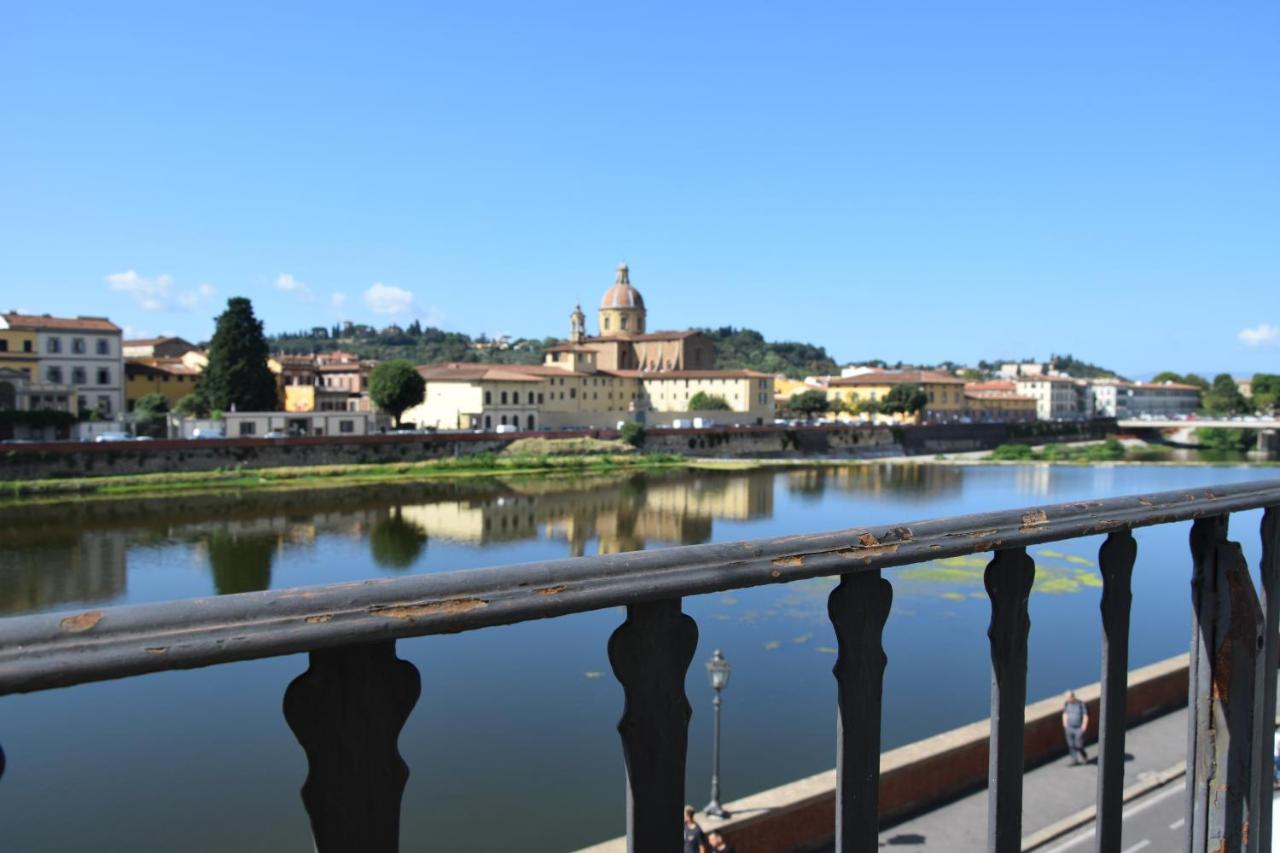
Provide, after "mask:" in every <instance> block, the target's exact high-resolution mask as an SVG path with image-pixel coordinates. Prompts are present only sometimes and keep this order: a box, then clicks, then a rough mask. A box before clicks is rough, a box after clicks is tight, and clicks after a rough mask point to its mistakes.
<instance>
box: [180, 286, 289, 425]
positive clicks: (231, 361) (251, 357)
mask: <svg viewBox="0 0 1280 853" xmlns="http://www.w3.org/2000/svg"><path fill="white" fill-rule="evenodd" d="M196 394H198V395H199V396H200V398H201V401H202V402H203V404H204V406H205V407H206V408H209V409H219V410H221V411H231V410H232V409H235V410H236V411H239V412H273V411H275V410H276V409H278V408H279V407H280V395H279V393H278V391H277V389H276V378H275V376H274V375H272V373H271V369H270V368H269V367H267V340H266V338H265V337H264V336H263V334H262V321H261V320H259V319H258V318H257V317H255V316H254V315H253V303H251V302H250V301H249V300H248V299H245V298H244V297H243V296H236V297H233V298H231V299H228V300H227V309H226V310H225V311H223V312H222V314H220V315H219V316H218V319H217V326H216V328H215V329H214V332H213V340H212V341H210V343H209V364H208V366H206V367H205V369H204V372H203V373H201V374H200V380H199V383H198V384H197V385H196Z"/></svg>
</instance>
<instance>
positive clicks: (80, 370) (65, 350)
mask: <svg viewBox="0 0 1280 853" xmlns="http://www.w3.org/2000/svg"><path fill="white" fill-rule="evenodd" d="M0 332H5V333H8V334H6V335H5V336H4V337H3V338H0V340H4V341H5V342H6V350H7V349H8V348H9V342H10V341H13V342H14V343H15V344H19V343H20V344H21V347H22V351H21V353H17V352H14V353H9V352H6V353H5V355H6V356H8V358H7V359H5V360H4V362H5V364H6V365H8V364H10V362H12V366H13V367H14V368H16V369H20V370H22V371H23V372H25V373H26V374H27V376H28V377H30V381H31V385H32V387H35V386H37V385H42V386H47V387H50V388H60V389H62V391H60V392H59V393H60V394H64V395H66V397H67V403H68V405H69V408H70V409H71V411H73V412H77V413H78V412H90V411H97V412H98V413H99V414H101V415H104V416H106V417H108V418H110V417H114V416H115V415H118V414H119V413H121V412H123V411H124V405H125V403H124V400H125V396H124V389H125V375H124V354H123V352H122V350H121V335H120V327H119V326H117V325H116V324H115V323H112V322H111V321H110V320H108V319H106V318H105V317H83V316H81V317H51V316H49V315H48V314H40V315H35V314H18V313H16V312H9V313H7V314H0ZM33 335H34V339H33V338H32V336H33ZM32 342H34V346H29V344H31V343H32ZM15 348H16V347H15ZM32 350H34V352H33V351H32ZM32 355H34V356H35V358H34V360H32V359H31V358H30V356H32ZM15 356H21V357H22V358H23V359H25V360H24V361H23V362H22V363H21V364H19V363H17V362H16V361H14V357H15ZM46 407H49V406H46V405H44V404H42V405H40V406H35V405H32V408H46ZM58 408H62V407H61V406H58Z"/></svg>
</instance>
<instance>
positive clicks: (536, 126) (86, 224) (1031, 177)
mask: <svg viewBox="0 0 1280 853" xmlns="http://www.w3.org/2000/svg"><path fill="white" fill-rule="evenodd" d="M268 6H269V7H270V8H268ZM643 6H644V8H640V7H639V6H638V5H636V4H632V5H629V6H626V7H625V8H624V7H623V6H622V5H621V4H608V3H585V2H584V3H580V4H561V3H537V4H532V3H521V4H501V3H484V2H477V3H449V4H444V3H438V4H428V3H411V4H410V3H406V4H403V5H399V4H392V3H379V4H354V3H346V4H325V3H318V2H312V3H305V4H303V3H297V4H286V3H279V4H264V3H235V2H219V3H205V4H193V3H171V2H170V3H156V4H142V3H129V2H118V3H84V4H68V3H59V2H48V0H44V1H43V2H23V0H9V2H6V3H5V4H3V6H0V116H3V118H2V119H0V129H2V132H0V234H3V237H2V238H0V241H2V242H0V246H2V247H3V249H2V250H0V308H3V309H4V310H8V309H11V308H22V309H27V310H31V311H39V312H46V311H47V312H50V313H54V314H75V313H89V314H105V315H109V316H110V317H112V318H113V319H115V320H116V321H117V322H119V323H120V324H121V325H125V326H127V327H128V328H129V330H130V331H131V332H133V333H136V334H141V333H162V332H174V333H178V334H182V335H185V336H187V337H191V338H201V337H207V335H208V334H209V332H210V330H211V318H212V316H213V315H214V314H215V313H216V312H217V310H218V309H219V306H220V305H221V304H222V303H223V301H224V300H225V298H226V297H228V296H231V295H248V296H250V297H252V298H253V300H254V303H255V305H256V306H257V308H258V311H259V313H260V315H261V316H262V317H263V319H264V320H265V322H266V325H267V328H268V330H269V331H278V330H283V329H292V328H301V327H308V326H311V325H316V324H326V323H331V322H333V321H334V320H336V319H352V320H355V321H357V322H369V323H374V324H376V325H384V324H386V323H388V322H391V321H393V320H395V321H400V322H404V321H407V320H408V319H411V318H412V317H418V318H420V319H422V320H423V321H424V322H428V323H435V324H440V325H443V326H444V327H446V328H450V329H456V330H459V331H465V332H469V333H472V334H476V333H479V332H488V333H497V332H510V333H516V334H525V335H531V336H533V335H537V336H541V335H548V334H564V333H566V331H567V326H568V315H569V312H570V310H571V309H572V307H573V305H574V303H575V302H578V301H581V302H582V304H583V306H584V307H585V308H587V309H588V312H589V315H590V314H591V313H592V309H593V308H594V307H595V305H596V304H597V301H598V300H599V298H600V295H601V294H602V293H603V291H604V289H605V288H606V287H607V286H608V285H609V284H610V283H611V281H612V277H613V268H614V266H615V265H616V264H617V263H618V261H620V260H623V259H625V260H627V261H628V262H629V263H630V265H631V269H632V280H633V282H634V283H635V284H636V285H637V286H638V287H639V288H640V290H641V291H642V292H643V293H644V295H645V298H646V300H647V302H648V305H649V309H650V325H651V327H653V328H685V327H687V326H691V325H714V326H718V325H728V324H732V325H737V326H748V327H753V328H757V329H760V330H761V331H763V332H764V333H765V334H766V336H768V337H770V338H776V339H798V340H808V341H813V342H816V343H821V344H823V345H825V346H826V347H827V348H828V349H829V350H830V351H831V352H832V353H833V354H834V355H835V356H836V357H837V358H838V359H841V360H844V361H849V360H856V359H861V358H874V357H878V358H885V359H889V360H898V359H903V360H907V361H917V362H932V361H937V360H941V359H945V358H952V359H955V360H961V361H964V360H977V359H979V358H983V357H995V356H999V355H1008V356H1021V355H1036V356H1040V357H1045V356H1047V355H1048V354H1049V353H1050V352H1059V353H1062V352H1071V353H1074V354H1075V355H1077V356H1079V357H1082V358H1086V359H1089V360H1092V361H1097V362H1100V363H1103V364H1106V365H1109V366H1112V367H1114V368H1116V369H1118V370H1121V371H1123V372H1128V373H1131V374H1135V375H1141V374H1146V373H1150V372H1153V371H1156V370H1160V369H1164V368H1172V369H1177V370H1201V371H1209V372H1213V371H1219V370H1232V371H1236V372H1239V373H1249V372H1253V371H1255V370H1272V371H1277V372H1280V302H1278V300H1277V297H1276V294H1277V293H1278V292H1280V287H1278V286H1277V285H1278V284H1280V239H1278V238H1280V51H1278V50H1277V49H1276V46H1275V45H1276V41H1275V40H1276V35H1277V33H1280V5H1277V4H1275V3H1262V2H1258V3H1251V2H1233V3H1229V4H1227V3H1219V4H1210V3H1178V2H1160V3H1155V2H1150V3H1142V2H1136V3H1123V4H1121V3H1114V2H1098V3H1093V2H1083V0H1073V2H1035V3H1026V2H1017V3H1015V2H1008V3H983V2H964V3H955V2H893V3H890V2H861V3H832V4H821V3H794V4H779V3H768V4H753V3H742V2H738V3H725V4H715V3H709V2H708V3H675V4H670V5H661V6H660V5H658V4H643Z"/></svg>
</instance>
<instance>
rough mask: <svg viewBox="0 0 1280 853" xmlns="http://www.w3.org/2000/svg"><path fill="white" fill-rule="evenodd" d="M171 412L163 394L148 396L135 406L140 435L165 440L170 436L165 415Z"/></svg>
mask: <svg viewBox="0 0 1280 853" xmlns="http://www.w3.org/2000/svg"><path fill="white" fill-rule="evenodd" d="M184 399H185V398H184ZM168 412H169V401H168V400H166V399H165V398H164V395H163V394H146V395H143V396H142V397H140V398H139V399H138V402H136V403H134V404H133V414H134V419H135V423H136V426H137V431H138V435H149V436H151V437H152V438H165V437H166V436H168V434H169V427H168V424H167V423H166V422H165V415H166V414H168Z"/></svg>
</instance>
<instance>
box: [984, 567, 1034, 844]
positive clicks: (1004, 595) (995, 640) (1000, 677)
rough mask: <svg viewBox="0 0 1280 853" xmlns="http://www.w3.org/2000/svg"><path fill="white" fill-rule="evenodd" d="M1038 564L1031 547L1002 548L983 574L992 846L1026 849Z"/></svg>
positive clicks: (989, 840) (988, 825)
mask: <svg viewBox="0 0 1280 853" xmlns="http://www.w3.org/2000/svg"><path fill="white" fill-rule="evenodd" d="M1035 575H1036V564H1035V562H1034V561H1033V560H1032V559H1031V558H1030V557H1028V556H1027V550H1026V549H1025V548H1007V549H1005V550H1002V551H997V552H996V556H995V559H994V560H992V561H991V562H990V563H988V564H987V570H986V573H985V574H984V575H983V580H984V582H985V583H986V587H987V595H988V597H990V599H991V627H990V628H988V629H987V637H988V638H989V639H990V640H991V755H990V762H989V764H988V770H987V851H988V853H1019V851H1021V849H1022V770H1023V766H1022V749H1023V726H1024V723H1025V718H1026V704H1027V634H1028V633H1029V632H1030V631H1031V619H1030V617H1029V616H1028V614H1027V600H1028V598H1029V597H1030V595H1031V584H1032V583H1033V582H1034V581H1035Z"/></svg>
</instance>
